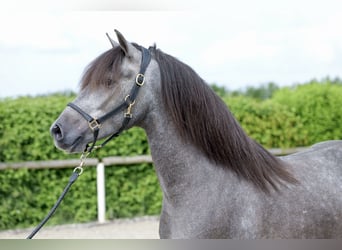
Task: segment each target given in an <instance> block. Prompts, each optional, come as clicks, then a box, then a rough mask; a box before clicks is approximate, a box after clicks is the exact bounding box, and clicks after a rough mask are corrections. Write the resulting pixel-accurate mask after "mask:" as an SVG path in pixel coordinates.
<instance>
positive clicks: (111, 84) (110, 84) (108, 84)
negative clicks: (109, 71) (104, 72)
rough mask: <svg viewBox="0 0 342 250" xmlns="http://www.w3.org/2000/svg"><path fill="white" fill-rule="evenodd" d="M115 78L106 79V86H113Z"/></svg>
mask: <svg viewBox="0 0 342 250" xmlns="http://www.w3.org/2000/svg"><path fill="white" fill-rule="evenodd" d="M113 83H114V82H113V80H112V79H107V80H106V81H105V86H106V87H107V88H111V87H112V86H113Z"/></svg>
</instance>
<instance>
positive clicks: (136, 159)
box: [0, 147, 306, 223]
mask: <svg viewBox="0 0 342 250" xmlns="http://www.w3.org/2000/svg"><path fill="white" fill-rule="evenodd" d="M305 149H306V148H305V147H297V148H288V149H279V148H275V149H269V152H270V153H272V154H274V155H288V154H293V153H297V152H300V151H303V150H305ZM79 163H80V160H79V159H71V160H52V161H26V162H15V163H11V162H9V163H1V162H0V170H5V169H20V168H28V169H49V168H74V167H76V166H78V165H79ZM139 163H153V161H152V157H151V156H150V155H140V156H129V157H117V156H115V157H105V158H102V160H99V159H96V158H87V159H86V161H85V166H91V167H92V166H96V169H97V171H96V173H97V174H96V182H97V210H98V211H97V214H98V222H99V223H104V222H105V221H106V218H105V214H106V203H105V167H106V166H113V165H132V164H139Z"/></svg>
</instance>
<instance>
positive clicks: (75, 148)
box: [55, 136, 87, 154]
mask: <svg viewBox="0 0 342 250" xmlns="http://www.w3.org/2000/svg"><path fill="white" fill-rule="evenodd" d="M83 139H84V138H83V137H82V136H79V137H77V138H76V140H74V141H73V142H72V143H65V142H59V141H55V146H56V147H57V148H58V149H60V150H62V151H64V152H66V153H68V154H72V153H82V152H83V151H84V149H85V148H86V145H87V143H85V142H84V140H83Z"/></svg>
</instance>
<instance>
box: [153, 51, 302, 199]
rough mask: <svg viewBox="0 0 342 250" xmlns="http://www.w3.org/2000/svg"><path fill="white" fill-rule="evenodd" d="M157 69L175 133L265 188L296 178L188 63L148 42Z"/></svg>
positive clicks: (267, 191) (275, 187)
mask: <svg viewBox="0 0 342 250" xmlns="http://www.w3.org/2000/svg"><path fill="white" fill-rule="evenodd" d="M150 50H151V51H152V53H153V57H154V59H155V60H156V61H157V62H158V64H159V68H160V74H161V94H162V100H163V102H164V105H165V107H166V110H167V112H169V115H170V116H171V117H172V121H173V123H174V125H175V126H176V128H177V130H178V132H179V136H180V137H181V138H184V139H185V140H186V141H187V142H190V143H192V144H193V145H195V146H196V147H197V148H198V149H199V150H200V151H202V152H203V153H204V154H205V155H206V156H207V157H208V158H209V159H210V160H213V161H214V162H215V163H217V164H219V165H223V166H225V167H227V168H228V169H230V170H232V171H233V172H235V173H236V174H237V176H238V177H241V178H244V179H245V180H247V181H250V182H252V183H253V184H255V186H256V187H258V188H259V189H261V190H263V191H264V192H266V193H269V192H270V187H272V188H273V189H274V190H276V191H279V189H278V186H277V184H284V182H285V183H286V182H288V183H297V180H296V179H295V178H294V177H293V176H292V174H291V173H289V172H288V171H287V170H286V166H285V163H284V162H283V161H281V160H280V159H278V158H276V157H275V156H273V155H272V154H271V153H269V152H268V151H267V150H266V149H264V148H263V147H262V146H261V145H260V144H258V143H257V142H255V141H254V140H252V139H251V138H250V137H248V136H247V135H246V133H245V132H244V131H243V129H242V128H241V126H240V125H239V123H238V122H237V121H236V119H235V118H234V116H233V115H232V114H231V112H230V111H229V109H228V107H227V106H226V104H225V103H224V102H223V101H222V100H221V99H220V98H219V97H218V96H217V95H216V94H215V92H214V91H213V90H212V89H211V88H210V87H209V86H208V85H207V84H206V83H205V81H204V80H203V79H201V78H200V77H199V76H198V74H197V73H196V72H195V71H194V70H193V69H192V68H190V67H189V66H188V65H186V64H184V63H182V62H180V61H179V60H177V59H176V58H174V57H172V56H170V55H168V54H166V53H164V52H162V51H161V50H159V49H156V47H153V48H150Z"/></svg>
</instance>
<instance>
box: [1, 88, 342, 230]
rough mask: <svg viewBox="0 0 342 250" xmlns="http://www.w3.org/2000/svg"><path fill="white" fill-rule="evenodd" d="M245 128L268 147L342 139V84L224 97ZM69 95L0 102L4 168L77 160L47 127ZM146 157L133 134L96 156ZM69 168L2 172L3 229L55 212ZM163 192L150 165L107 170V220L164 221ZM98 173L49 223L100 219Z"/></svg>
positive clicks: (81, 183) (89, 172) (92, 172)
mask: <svg viewBox="0 0 342 250" xmlns="http://www.w3.org/2000/svg"><path fill="white" fill-rule="evenodd" d="M220 95H221V96H222V97H223V99H224V100H225V102H226V103H227V104H228V106H229V107H230V109H231V111H232V113H233V114H234V115H235V117H236V118H237V119H238V120H239V121H240V122H241V125H242V127H243V128H244V129H245V130H246V132H247V133H248V134H249V135H250V136H251V137H252V138H254V139H255V140H257V141H258V142H260V143H261V144H263V145H264V146H266V147H269V148H271V147H282V148H286V147H293V146H307V145H311V144H313V143H315V142H318V141H322V140H328V139H341V138H342V111H341V110H342V109H341V107H342V98H341V96H342V85H339V84H331V83H330V82H327V81H323V82H321V83H317V82H311V83H310V84H305V85H301V86H297V87H293V88H281V89H279V90H278V91H276V92H275V93H273V94H272V97H271V98H269V99H267V100H264V101H262V100H257V99H253V98H249V97H246V96H236V95H235V96H231V95H228V94H224V93H223V92H222V93H220ZM73 98H74V95H72V94H67V95H66V94H63V95H61V94H59V95H58V94H56V95H49V96H41V97H35V98H32V97H21V98H17V99H5V100H0V121H1V122H0V162H19V161H31V160H57V159H68V158H77V157H78V155H67V154H64V153H63V152H61V151H59V150H57V149H56V148H55V147H54V145H53V141H52V138H51V137H50V134H49V127H50V125H51V124H52V122H53V121H54V120H55V119H56V118H57V117H58V115H59V114H60V112H61V111H62V110H63V109H64V108H65V105H66V104H67V103H68V102H69V101H71V100H72V99H73ZM141 154H149V148H148V144H147V139H146V136H145V134H144V132H143V131H142V129H138V128H134V129H131V130H129V131H127V132H125V133H124V134H123V135H121V136H120V137H118V138H117V139H116V140H114V141H113V142H111V143H110V144H108V146H106V147H105V148H103V149H101V150H100V151H97V152H96V153H95V154H94V155H92V157H99V158H101V157H106V156H120V155H125V156H127V155H141ZM71 171H72V170H71V169H44V170H28V169H20V170H11V169H7V170H3V171H0V183H1V185H0V200H1V203H0V229H9V228H20V227H28V226H33V225H36V224H37V223H38V222H39V221H40V220H41V219H42V218H43V217H44V216H45V214H46V212H47V211H48V210H49V209H50V208H51V206H52V205H53V203H54V202H55V200H56V198H57V197H58V196H59V194H60V192H61V191H62V190H63V188H64V185H65V184H66V183H67V181H68V178H69V176H70V174H71ZM161 197H162V194H161V191H160V188H159V183H158V180H157V177H156V174H155V172H154V168H153V167H152V166H151V165H150V164H139V165H132V166H116V167H107V168H106V203H107V218H108V219H113V218H119V217H132V216H138V215H151V214H159V212H160V209H161ZM96 206H97V204H96V169H95V168H91V167H89V168H87V169H86V170H85V172H84V174H83V175H82V176H81V178H79V180H78V181H77V182H76V183H75V184H74V186H73V187H72V191H71V192H70V193H69V194H68V195H67V197H66V199H65V200H64V201H63V203H62V205H61V206H60V208H59V209H58V210H57V212H56V214H55V215H54V216H53V218H52V220H51V222H49V224H60V223H72V222H86V221H93V220H96V211H97V208H96Z"/></svg>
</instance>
